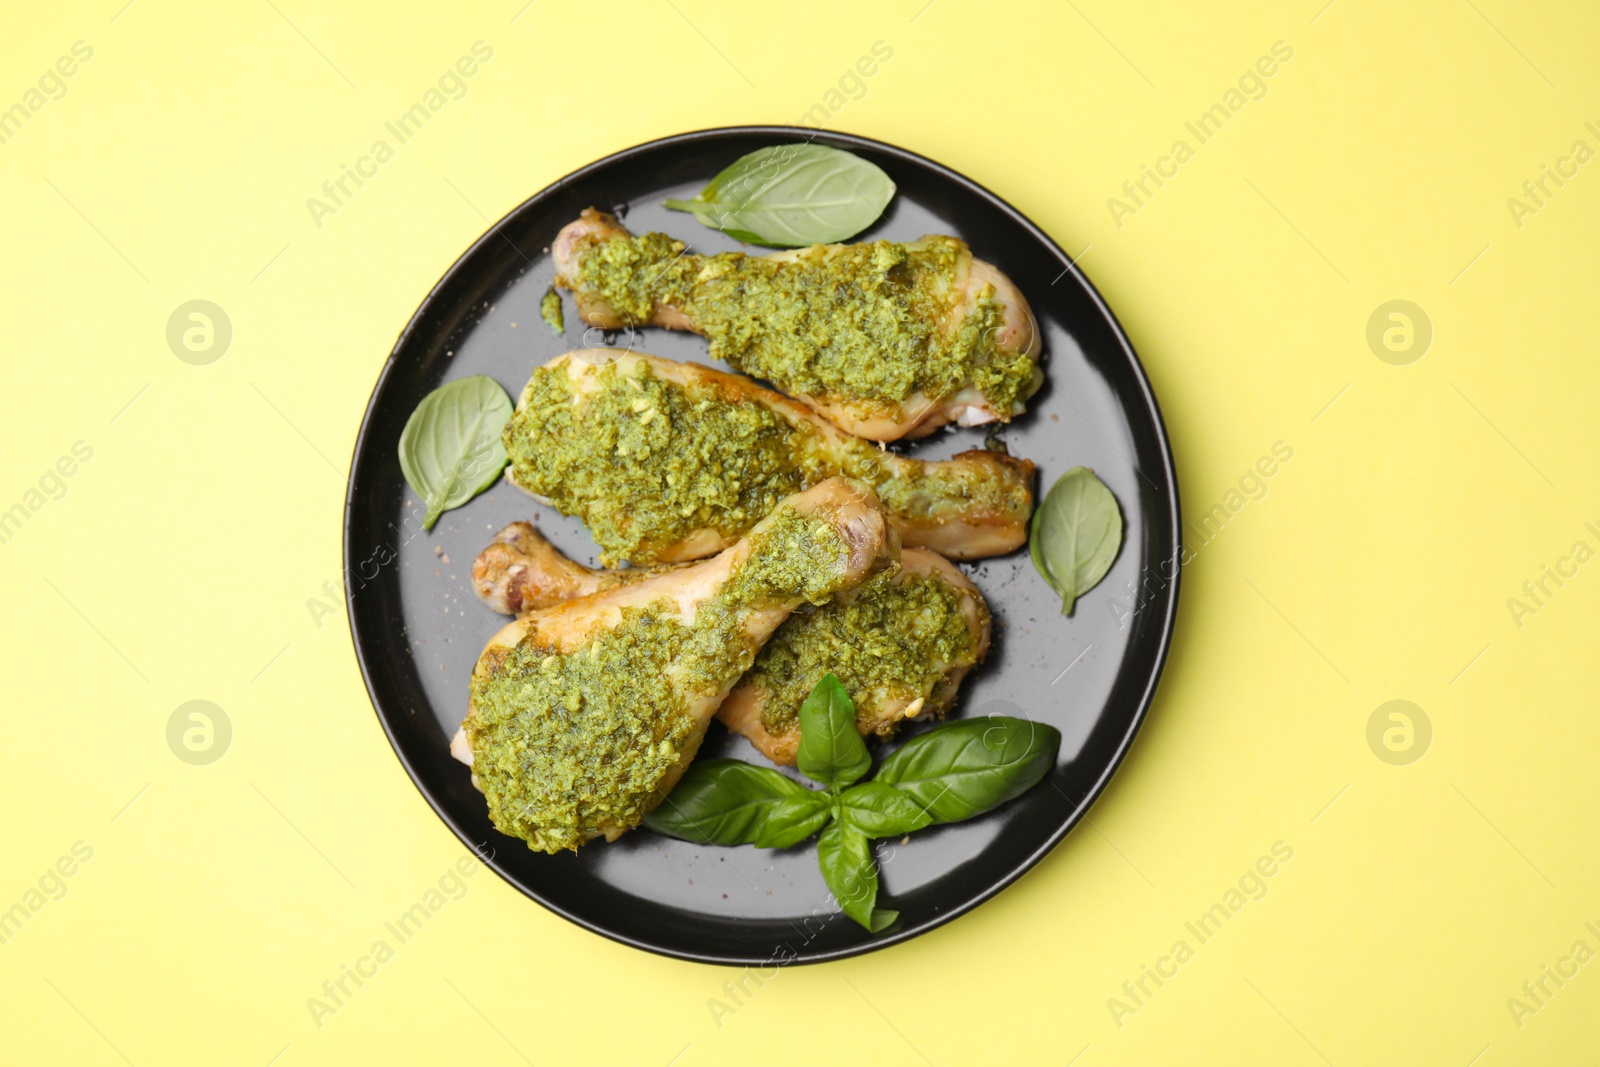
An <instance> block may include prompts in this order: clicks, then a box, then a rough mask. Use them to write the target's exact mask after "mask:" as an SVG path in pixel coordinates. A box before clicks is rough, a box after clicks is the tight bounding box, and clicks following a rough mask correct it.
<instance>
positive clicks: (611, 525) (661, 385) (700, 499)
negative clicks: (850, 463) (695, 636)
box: [504, 361, 821, 564]
mask: <svg viewBox="0 0 1600 1067" xmlns="http://www.w3.org/2000/svg"><path fill="white" fill-rule="evenodd" d="M590 384H592V385H594V386H596V387H597V388H596V390H595V391H594V392H593V393H589V394H586V395H583V396H581V397H576V400H575V395H576V386H575V383H574V382H573V381H572V380H571V378H570V377H569V376H568V374H567V371H566V370H565V369H564V368H562V367H554V368H544V367H541V368H539V369H538V370H536V371H534V373H533V379H532V381H530V382H529V385H528V390H527V392H526V393H525V394H524V401H523V404H522V408H521V410H519V411H518V412H517V413H516V414H515V415H513V416H512V417H511V420H510V421H509V422H507V423H506V429H505V434H504V441H505V446H506V452H507V454H509V455H510V457H511V467H512V475H513V477H514V478H515V480H516V482H517V484H518V485H521V486H522V487H523V488H525V489H527V490H528V491H530V492H533V493H537V494H538V495H539V496H542V497H544V498H545V499H546V500H549V501H550V503H551V504H552V505H554V506H555V508H556V509H557V510H558V511H560V512H561V513H562V514H563V515H577V516H579V517H581V518H582V519H583V521H584V523H585V524H586V525H587V526H588V527H589V532H590V533H591V534H592V535H593V536H594V539H595V543H596V544H598V545H599V546H600V547H601V549H602V550H603V552H604V555H603V556H602V559H603V560H604V561H605V562H606V563H607V564H614V563H615V562H616V561H618V560H622V559H626V560H631V561H633V562H635V563H646V562H651V561H653V560H655V559H656V558H657V557H658V553H659V552H661V551H662V550H663V549H665V548H666V547H667V546H669V545H671V544H672V543H674V542H676V541H678V540H681V539H682V538H683V537H685V536H687V535H688V534H690V533H692V532H694V531H695V530H699V529H705V528H709V529H713V530H716V531H717V532H718V533H720V534H723V535H725V536H727V537H730V538H737V537H739V536H740V535H742V534H743V533H744V532H745V531H746V530H748V529H750V527H752V526H754V525H755V524H756V523H757V522H759V521H760V520H761V519H763V518H765V517H766V515H767V513H768V512H770V511H771V510H772V509H773V508H774V507H775V506H776V505H777V504H778V502H779V501H781V500H782V499H783V498H785V497H787V496H789V495H791V494H793V493H795V492H798V491H799V490H801V489H803V488H805V487H806V485H805V484H802V481H803V480H802V477H801V473H800V471H799V469H798V468H797V465H796V461H795V455H796V451H797V448H796V440H795V439H796V437H797V436H798V435H797V433H796V431H795V429H794V428H793V427H792V426H791V425H790V424H789V423H788V422H786V421H785V420H784V419H782V418H780V417H779V416H777V415H775V414H774V413H773V412H771V411H769V410H767V409H766V408H764V407H762V406H761V405H759V404H729V403H726V402H723V401H719V400H718V399H716V398H715V397H713V396H710V395H694V394H691V393H690V392H689V391H687V390H685V389H683V388H682V387H681V386H678V385H675V384H673V383H670V382H664V381H662V380H661V379H659V378H657V377H655V375H654V374H652V373H651V371H650V368H649V365H648V364H646V363H644V362H642V361H640V362H637V363H633V364H632V365H631V367H630V369H629V372H627V373H624V372H623V371H622V370H621V369H620V365H619V364H617V363H612V364H610V365H609V366H606V367H604V368H602V369H601V370H600V371H599V372H598V373H597V375H596V376H595V378H594V379H593V381H592V382H591V383H590ZM817 480H819V481H820V480H821V479H817Z"/></svg>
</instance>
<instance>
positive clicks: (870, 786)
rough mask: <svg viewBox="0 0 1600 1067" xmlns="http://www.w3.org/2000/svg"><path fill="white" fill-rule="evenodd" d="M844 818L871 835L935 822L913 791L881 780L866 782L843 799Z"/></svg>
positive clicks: (890, 834) (904, 831)
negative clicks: (906, 790) (910, 792)
mask: <svg viewBox="0 0 1600 1067" xmlns="http://www.w3.org/2000/svg"><path fill="white" fill-rule="evenodd" d="M839 803H840V806H841V809H842V811H843V816H844V819H845V821H846V822H847V823H849V824H850V825H851V826H854V827H855V828H856V829H857V830H860V831H861V832H862V833H863V834H866V835H867V836H868V837H893V836H894V835H895V834H909V833H910V832H911V831H913V830H920V829H922V828H923V827H924V826H927V825H928V824H929V823H931V822H932V821H933V817H932V816H931V815H929V814H928V813H927V812H926V811H924V810H923V809H922V805H920V804H918V803H917V802H916V799H915V798H914V797H912V796H911V794H909V793H907V792H905V791H904V790H900V789H896V788H895V787H894V786H892V785H889V784H887V783H884V782H881V781H874V782H862V783H861V784H860V785H853V786H851V787H850V788H849V789H846V790H845V791H844V795H843V796H841V797H840V798H839Z"/></svg>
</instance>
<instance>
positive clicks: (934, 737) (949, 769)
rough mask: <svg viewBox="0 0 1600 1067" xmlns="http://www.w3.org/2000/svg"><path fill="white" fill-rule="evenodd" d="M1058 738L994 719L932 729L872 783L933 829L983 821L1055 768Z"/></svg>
mask: <svg viewBox="0 0 1600 1067" xmlns="http://www.w3.org/2000/svg"><path fill="white" fill-rule="evenodd" d="M1060 748H1061V733H1060V731H1058V730H1057V729H1055V727H1053V726H1046V725H1044V724H1043V723H1036V722H1032V721H1030V720H1028V719H1012V718H1004V717H1001V716H994V717H992V718H986V719H963V720H961V721H959V722H950V723H945V724H944V725H943V726H936V727H934V728H933V729H932V730H929V731H928V732H927V733H925V734H922V735H921V736H919V737H914V738H912V739H911V740H910V741H907V742H906V743H905V744H903V745H901V746H900V747H899V748H898V749H896V750H895V751H894V752H893V753H892V754H891V755H890V756H889V758H888V759H886V760H884V761H883V763H882V765H881V766H879V768H878V773H877V775H876V776H874V778H873V781H874V782H881V783H886V784H888V785H892V786H894V787H895V788H896V789H899V790H902V791H903V792H905V793H908V794H910V795H911V797H912V798H913V799H915V800H916V802H917V803H918V804H919V805H921V807H922V808H923V810H925V811H926V812H927V813H928V814H929V815H930V816H931V817H932V820H933V822H935V823H945V822H957V821H959V820H961V819H970V818H972V817H973V816H974V815H981V814H983V813H984V812H986V811H989V810H990V809H992V808H996V807H999V806H1000V805H1001V804H1004V803H1005V802H1006V801H1008V800H1011V799H1012V798H1014V797H1018V796H1021V795H1022V794H1023V793H1025V792H1027V791H1028V790H1029V789H1032V788H1033V787H1034V786H1035V785H1037V784H1038V783H1039V782H1040V781H1041V780H1042V779H1043V778H1044V776H1045V775H1047V774H1049V773H1050V770H1051V769H1052V768H1053V767H1054V766H1055V763H1056V753H1057V752H1058V751H1059V750H1060Z"/></svg>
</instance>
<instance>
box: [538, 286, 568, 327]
mask: <svg viewBox="0 0 1600 1067" xmlns="http://www.w3.org/2000/svg"><path fill="white" fill-rule="evenodd" d="M539 317H540V318H541V319H543V320H544V322H545V325H546V326H548V327H550V332H551V333H553V334H555V335H556V336H557V337H559V336H561V334H562V332H563V331H565V330H566V328H567V326H566V320H565V319H563V318H562V315H561V294H559V293H557V292H556V290H555V286H551V287H550V288H548V289H546V290H545V291H544V296H543V297H542V298H541V299H540V300H539Z"/></svg>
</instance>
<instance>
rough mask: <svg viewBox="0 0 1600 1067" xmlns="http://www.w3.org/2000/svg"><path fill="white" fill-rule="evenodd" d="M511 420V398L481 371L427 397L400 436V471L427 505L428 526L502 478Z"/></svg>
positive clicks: (429, 527) (444, 386) (424, 523)
mask: <svg viewBox="0 0 1600 1067" xmlns="http://www.w3.org/2000/svg"><path fill="white" fill-rule="evenodd" d="M509 418H511V398H510V397H508V396H506V391H505V390H504V389H502V388H500V386H499V385H498V384H496V382H495V380H494V379H493V378H485V377H484V376H483V375H481V374H479V375H474V376H472V377H470V378H461V379H459V380H457V381H453V382H450V383H448V384H446V385H441V386H440V387H439V388H437V389H435V390H434V391H433V392H431V393H429V394H428V395H427V396H425V397H423V398H422V403H420V404H418V405H417V410H415V411H413V412H412V413H411V418H409V419H407V420H406V427H405V429H404V430H403V431H402V432H401V434H400V470H401V472H402V473H403V474H404V475H405V476H406V482H407V483H409V484H410V486H411V488H412V489H414V490H416V492H417V495H418V496H420V497H422V500H423V504H424V505H425V506H426V508H427V514H426V515H425V516H424V517H423V519H422V528H423V529H425V530H431V529H433V524H434V523H436V522H438V521H439V516H440V514H442V513H443V512H445V511H448V510H449V509H451V508H458V507H460V506H461V505H462V504H465V503H466V502H467V501H469V500H471V499H472V498H473V497H475V496H477V495H478V494H479V493H481V492H483V491H484V490H485V489H487V488H489V486H491V485H493V484H494V480H495V479H496V478H498V477H500V472H501V471H502V470H504V469H505V465H506V463H507V457H506V449H505V445H503V444H502V443H501V442H500V432H501V431H502V430H504V429H505V426H506V420H507V419H509Z"/></svg>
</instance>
